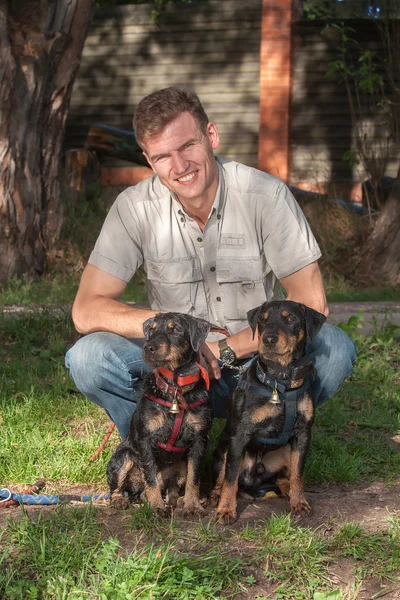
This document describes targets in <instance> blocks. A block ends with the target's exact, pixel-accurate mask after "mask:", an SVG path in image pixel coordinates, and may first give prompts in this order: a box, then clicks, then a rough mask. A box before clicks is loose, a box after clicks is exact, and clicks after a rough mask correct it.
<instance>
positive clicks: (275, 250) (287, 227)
mask: <svg viewBox="0 0 400 600" xmlns="http://www.w3.org/2000/svg"><path fill="white" fill-rule="evenodd" d="M274 196H275V197H274V200H273V207H274V210H273V211H270V210H269V211H268V212H267V211H265V215H264V219H265V223H266V227H265V229H266V232H267V235H266V238H265V242H264V248H265V254H266V256H267V257H268V263H269V265H270V267H271V269H272V271H273V272H274V273H275V275H276V277H277V278H278V279H282V278H284V277H287V276H288V275H291V274H292V273H295V272H296V271H299V270H300V269H302V268H303V267H306V266H307V265H309V264H311V263H313V262H315V261H316V260H318V259H319V258H320V257H321V251H320V248H319V246H318V244H317V241H316V239H315V237H314V235H313V233H312V231H311V228H310V226H309V225H308V223H307V220H306V218H305V216H304V214H303V211H302V210H301V208H300V206H299V205H298V204H297V202H296V200H295V199H294V197H293V195H292V194H291V192H290V190H289V189H288V187H287V186H286V185H285V184H283V183H281V184H280V185H279V186H278V187H277V189H276V193H275V195H274ZM269 208H270V207H269Z"/></svg>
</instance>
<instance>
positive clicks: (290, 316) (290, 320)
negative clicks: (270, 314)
mask: <svg viewBox="0 0 400 600" xmlns="http://www.w3.org/2000/svg"><path fill="white" fill-rule="evenodd" d="M285 320H286V323H294V317H292V315H288V316H287V317H286V318H285Z"/></svg>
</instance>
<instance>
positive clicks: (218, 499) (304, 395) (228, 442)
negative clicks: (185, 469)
mask: <svg viewBox="0 0 400 600" xmlns="http://www.w3.org/2000/svg"><path fill="white" fill-rule="evenodd" d="M247 318H248V321H249V324H250V327H251V329H252V331H253V336H254V335H255V332H256V330H258V336H259V357H258V360H255V361H253V363H252V364H251V366H250V368H249V369H248V370H247V371H246V372H245V373H244V374H243V375H242V377H241V379H240V380H239V384H238V387H237V389H236V390H235V393H234V395H233V398H232V401H231V407H230V413H229V417H228V422H227V425H226V428H225V430H224V431H223V433H222V436H221V439H220V442H219V445H218V447H217V449H216V451H215V453H214V479H215V487H214V490H213V492H212V493H211V502H212V503H213V504H215V505H216V504H218V508H217V514H216V519H217V520H219V521H221V522H224V523H232V522H234V521H235V520H236V506H237V504H236V503H237V500H236V496H237V491H238V488H240V489H243V490H245V491H247V492H249V493H250V494H252V493H254V491H255V490H257V489H258V488H260V487H262V486H263V485H265V484H266V483H267V482H268V483H270V482H271V481H272V482H275V484H276V486H277V488H278V489H279V491H280V493H281V494H282V495H286V496H288V497H289V500H290V508H291V512H292V514H293V515H295V516H296V517H300V516H303V515H305V514H308V513H309V512H310V510H311V509H310V506H309V504H308V502H307V500H306V498H305V496H304V484H303V470H304V464H305V460H306V456H307V452H308V449H309V446H310V440H311V425H312V422H313V418H314V403H313V398H312V381H313V367H312V363H311V362H310V361H309V360H308V359H307V358H306V357H305V348H306V342H307V340H309V339H312V338H313V337H314V336H315V335H316V334H317V333H318V331H319V330H320V328H321V326H322V324H323V323H324V321H325V316H324V315H322V314H320V313H319V312H317V311H315V310H312V309H311V308H308V307H306V306H304V305H303V304H299V303H297V302H291V301H287V300H285V301H274V302H269V303H268V302H266V303H264V304H263V305H262V306H260V307H258V308H255V309H253V310H251V311H249V312H248V313H247Z"/></svg>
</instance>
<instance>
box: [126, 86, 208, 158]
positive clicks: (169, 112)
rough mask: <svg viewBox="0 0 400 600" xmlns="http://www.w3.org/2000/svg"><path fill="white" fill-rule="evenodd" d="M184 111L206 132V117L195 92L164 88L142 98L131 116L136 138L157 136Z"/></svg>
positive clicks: (141, 140) (139, 139) (141, 143)
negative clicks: (132, 116)
mask: <svg viewBox="0 0 400 600" xmlns="http://www.w3.org/2000/svg"><path fill="white" fill-rule="evenodd" d="M184 112H188V113H189V114H191V115H192V116H193V117H194V118H195V119H196V121H197V123H198V125H199V128H200V130H201V131H202V132H203V133H204V134H206V132H207V124H208V117H207V115H206V112H205V110H204V108H203V106H202V104H201V102H200V99H199V97H198V96H197V94H195V92H192V91H190V90H186V89H181V88H177V87H169V88H164V89H163V90H158V91H157V92H153V93H152V94H149V95H148V96H145V97H144V98H142V100H141V101H140V102H139V104H138V106H137V108H136V112H135V116H134V118H133V128H134V130H135V134H136V139H137V141H138V143H139V144H140V145H141V146H142V148H143V140H144V139H151V138H152V137H158V136H159V135H160V133H161V132H162V131H163V129H164V128H165V127H166V126H167V125H168V124H169V123H171V121H174V120H175V119H176V118H177V117H179V115H181V114H182V113H184Z"/></svg>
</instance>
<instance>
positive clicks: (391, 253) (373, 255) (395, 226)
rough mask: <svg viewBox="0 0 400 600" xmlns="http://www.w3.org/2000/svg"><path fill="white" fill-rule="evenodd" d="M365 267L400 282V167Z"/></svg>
mask: <svg viewBox="0 0 400 600" xmlns="http://www.w3.org/2000/svg"><path fill="white" fill-rule="evenodd" d="M365 268H366V269H368V271H371V269H372V270H373V272H375V273H376V274H378V275H381V276H382V278H383V280H386V281H387V283H390V284H392V285H397V284H400V168H399V170H398V173H397V178H396V180H395V182H394V184H393V187H392V189H391V192H390V194H389V197H388V199H387V201H386V204H385V205H384V207H383V209H382V211H381V213H380V215H379V217H378V219H377V221H376V223H375V227H374V229H373V231H372V233H371V235H370V237H369V240H368V242H367V248H366V256H365Z"/></svg>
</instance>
